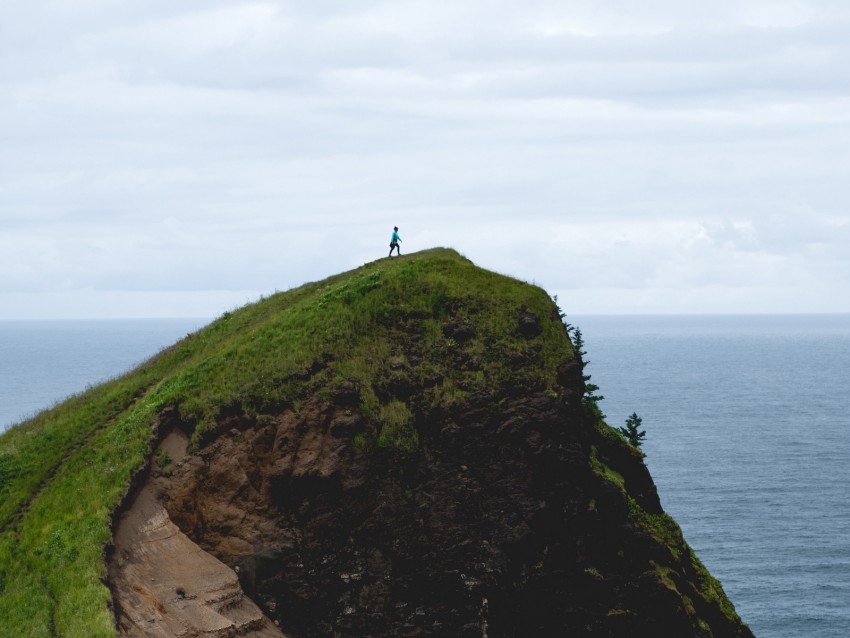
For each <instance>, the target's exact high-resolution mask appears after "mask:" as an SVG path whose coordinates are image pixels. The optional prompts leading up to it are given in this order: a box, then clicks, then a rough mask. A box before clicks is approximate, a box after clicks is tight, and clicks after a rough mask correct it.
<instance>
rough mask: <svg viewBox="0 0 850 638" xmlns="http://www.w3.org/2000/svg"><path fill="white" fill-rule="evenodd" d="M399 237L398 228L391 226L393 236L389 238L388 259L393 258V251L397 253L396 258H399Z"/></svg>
mask: <svg viewBox="0 0 850 638" xmlns="http://www.w3.org/2000/svg"><path fill="white" fill-rule="evenodd" d="M400 243H401V237H399V236H398V226H393V236H392V237H390V255H389V256H390V257H392V256H393V249H395V250H397V251H398V256H399V257H401V246H399V244H400Z"/></svg>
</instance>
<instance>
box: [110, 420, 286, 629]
mask: <svg viewBox="0 0 850 638" xmlns="http://www.w3.org/2000/svg"><path fill="white" fill-rule="evenodd" d="M187 442H188V439H187V437H186V435H185V434H184V433H183V432H181V431H180V430H172V431H171V432H169V433H168V435H167V436H166V437H165V438H164V440H163V441H162V444H161V446H160V449H161V450H163V451H164V452H166V453H167V454H168V455H169V458H170V459H171V461H170V463H171V464H173V465H175V466H177V467H179V466H180V465H182V463H183V462H184V460H185V459H186V444H187ZM161 458H162V457H161ZM171 483H172V481H171V479H170V478H169V477H168V476H166V475H164V474H162V473H161V472H155V473H154V474H153V475H152V477H151V478H150V480H148V481H147V482H146V483H145V484H144V485H143V487H142V488H141V490H139V491H138V493H137V494H136V496H135V498H134V499H133V500H132V503H131V505H130V506H129V508H128V509H127V510H126V511H125V513H124V514H123V515H122V516H121V517H120V519H119V521H118V523H117V525H116V528H115V535H114V549H113V552H112V554H111V557H110V560H109V563H108V570H109V578H110V582H111V584H112V589H113V594H114V599H113V600H114V604H115V606H116V612H117V613H116V617H117V621H118V626H119V630H120V632H121V635H122V636H128V637H133V638H137V637H139V638H141V637H146V636H159V637H162V638H166V637H171V636H210V637H215V638H218V637H221V638H225V637H230V636H237V635H238V636H251V637H255V638H276V637H277V638H281V637H282V636H283V634H282V633H281V632H280V630H279V629H278V628H276V627H275V626H274V624H273V623H272V622H271V621H270V620H269V619H268V618H266V616H264V615H263V613H262V611H260V609H259V608H258V607H257V606H256V605H255V604H254V603H253V602H252V601H251V600H250V599H248V598H246V597H245V595H244V594H243V592H242V588H241V587H240V585H239V580H238V577H237V574H236V572H234V571H233V570H232V569H231V568H229V567H227V566H226V565H225V564H224V563H222V562H221V561H219V560H218V559H216V558H214V557H213V556H212V555H211V554H209V553H207V552H205V551H204V550H202V549H201V548H200V547H198V545H196V544H195V543H194V542H192V541H191V540H190V539H189V538H188V537H187V536H186V535H185V534H184V533H183V532H181V531H180V529H179V528H178V527H177V526H176V525H174V523H172V522H171V519H170V518H169V515H168V512H167V511H166V510H165V508H164V507H163V506H162V503H161V498H162V495H163V494H165V493H167V492H168V490H169V489H170V487H171Z"/></svg>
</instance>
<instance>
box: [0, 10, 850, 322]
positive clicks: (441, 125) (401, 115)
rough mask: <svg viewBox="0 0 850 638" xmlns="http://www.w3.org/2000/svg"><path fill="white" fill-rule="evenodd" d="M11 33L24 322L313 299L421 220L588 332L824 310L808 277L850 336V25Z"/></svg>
mask: <svg viewBox="0 0 850 638" xmlns="http://www.w3.org/2000/svg"><path fill="white" fill-rule="evenodd" d="M4 14H5V17H4V21H3V24H2V25H0V139H2V142H3V143H2V144H0V175H2V177H0V305H2V302H3V299H4V297H3V295H10V294H16V295H26V294H29V293H32V294H35V293H36V292H39V291H40V292H41V293H43V294H48V293H49V294H60V293H61V294H65V293H66V292H67V291H73V290H81V291H82V290H89V291H94V292H93V293H92V294H95V293H96V292H97V291H120V292H122V294H123V292H127V294H129V293H130V292H133V293H135V294H139V295H141V294H151V295H157V294H160V293H163V294H166V293H167V294H177V293H185V294H187V296H188V295H190V293H191V291H197V290H217V291H224V292H227V291H230V292H232V293H234V294H238V295H242V294H243V293H244V291H249V293H244V294H253V292H250V291H264V290H273V289H275V288H284V287H287V286H289V285H297V284H299V283H301V282H302V281H305V280H308V279H316V278H319V277H320V276H323V275H325V274H331V273H333V272H336V271H338V270H340V269H342V268H347V267H351V266H355V265H358V264H359V263H362V262H363V261H368V260H370V259H372V258H375V257H378V256H381V254H382V251H383V249H384V248H383V246H384V244H385V243H386V241H385V237H384V235H385V234H386V229H387V228H391V226H392V225H393V224H398V225H400V226H401V227H402V230H403V233H402V236H403V237H405V232H406V233H407V237H405V248H406V249H408V250H413V249H416V248H424V247H428V246H431V245H452V246H455V247H457V248H458V249H460V250H461V251H462V252H465V253H466V254H468V256H470V257H472V258H473V259H475V260H476V261H478V262H479V263H481V264H482V265H486V266H488V267H492V268H494V269H496V270H499V271H502V272H508V273H510V274H517V275H518V276H522V277H524V278H528V279H532V280H535V281H537V282H538V283H541V284H542V285H544V286H545V287H547V288H549V289H553V290H554V289H562V290H564V291H566V290H570V291H572V292H573V293H574V294H577V295H580V296H581V297H580V298H581V299H582V301H581V303H582V304H587V305H588V306H590V307H588V308H587V309H583V311H584V312H593V307H592V306H593V304H597V305H598V306H599V307H600V308H602V307H604V308H608V309H609V310H610V309H616V308H619V309H620V311H629V310H630V309H631V308H633V307H634V304H635V303H638V302H639V305H640V307H641V308H649V309H653V308H654V309H655V310H658V311H662V310H664V309H673V310H677V311H682V310H687V306H686V305H683V304H685V302H684V301H683V300H686V299H691V300H693V299H694V297H693V295H692V294H685V291H694V290H703V291H707V290H712V291H714V292H713V293H712V294H715V295H720V294H721V292H718V291H726V292H727V293H728V297H726V299H728V300H730V301H729V302H728V303H724V304H722V305H723V307H729V308H732V309H735V308H739V309H741V310H755V309H758V308H759V307H760V306H759V304H760V301H759V300H760V297H759V295H760V294H761V295H765V299H769V300H771V301H770V303H772V304H779V300H781V299H782V298H783V296H782V295H779V294H777V293H775V292H773V291H775V290H783V289H786V290H791V289H792V288H793V289H794V290H796V291H797V293H795V294H797V298H798V299H807V300H811V299H813V296H812V295H813V294H814V293H812V292H811V291H809V292H808V293H807V294H805V295H800V294H798V293H799V290H800V289H802V288H803V287H804V286H805V285H806V283H805V282H806V279H807V278H808V279H810V280H811V279H814V278H817V280H818V282H819V283H818V288H819V289H822V290H823V291H824V292H823V301H822V303H821V302H818V301H812V308H822V307H826V308H832V309H834V310H845V311H847V310H850V308H848V307H847V306H846V302H843V301H841V300H842V299H848V298H850V296H849V295H847V294H845V293H846V292H848V290H847V279H848V264H847V261H848V260H847V250H846V248H845V247H846V246H847V241H846V240H847V228H848V214H847V213H846V204H845V203H846V201H847V196H848V192H847V185H846V175H847V174H848V169H850V166H848V163H850V156H848V155H847V153H846V148H847V147H848V144H850V126H848V123H850V122H848V121H849V120H850V115H848V114H850V108H848V107H850V72H848V70H847V69H848V67H847V65H846V60H847V59H848V53H850V52H848V47H850V44H848V42H850V38H848V37H847V36H848V31H850V29H848V24H850V9H848V8H846V7H845V6H844V5H843V4H842V3H839V2H835V1H820V2H805V1H796V0H793V1H792V0H785V1H779V2H770V3H767V2H765V1H763V0H744V1H742V2H732V1H731V0H728V1H727V0H723V1H721V2H717V3H710V4H705V3H703V4H698V3H681V2H678V3H676V2H672V1H671V0H650V1H649V2H645V3H641V4H640V5H639V6H638V5H635V6H632V5H623V3H615V2H613V1H611V0H606V1H603V2H594V3H585V2H560V3H556V2H553V1H551V0H533V1H530V2H527V3H519V4H518V3H515V2H514V3H509V2H503V1H501V0H499V1H496V2H489V3H484V2H481V1H480V0H461V1H459V2H454V3H445V5H444V6H440V7H439V8H438V10H437V9H435V6H434V4H433V3H426V2H424V1H418V0H417V1H403V2H383V1H380V2H379V1H367V2H362V3H357V4H355V5H352V4H345V5H343V4H341V3H337V2H314V3H309V4H308V5H295V4H292V3H284V2H236V3H233V2H208V1H205V2H200V1H195V0H191V1H189V2H181V3H178V4H174V3H166V2H161V1H159V0H156V1H152V2H148V3H131V4H130V5H127V6H121V7H118V6H113V5H110V4H109V3H106V2H103V1H102V0H53V1H52V2H50V3H49V5H48V6H47V7H44V6H43V5H39V6H35V5H33V4H32V3H23V2H20V1H18V0H13V1H12V2H10V3H9V6H8V7H4ZM748 287H749V288H751V289H752V290H753V291H754V292H753V294H752V295H749V296H748V295H746V294H741V295H738V294H737V293H736V292H729V291H730V290H733V291H734V290H738V289H739V288H741V289H749V288H748ZM594 290H596V291H603V290H605V291H611V290H619V291H624V292H623V294H622V296H621V297H620V298H622V299H623V302H622V304H621V305H620V306H618V305H617V303H616V302H613V301H611V299H610V295H607V297H606V295H605V294H602V293H599V294H598V295H594V294H593V293H592V291H594ZM811 290H814V288H812V289H811ZM587 291H590V292H587ZM758 291H760V292H758ZM766 291H767V292H766ZM110 294H113V293H111V292H110ZM787 296H788V295H786V297H787ZM6 298H7V299H10V298H8V297H6ZM565 298H566V295H565V294H564V295H562V299H565ZM16 299H18V302H19V303H22V302H20V299H21V298H16ZM627 299H628V300H631V301H626V300H627ZM653 299H655V300H657V303H656V304H655V306H653V303H654V302H653V301H652V300H653ZM694 304H695V305H694V306H693V307H694V308H699V307H702V306H701V305H700V304H699V303H698V302H697V301H694ZM736 304H738V305H736ZM4 307H7V308H8V307H9V306H7V305H6V306H4ZM127 307H128V312H129V308H131V307H132V308H138V307H139V306H138V304H136V305H133V304H128V306H127ZM776 307H778V306H776ZM32 308H33V312H42V311H43V308H42V307H41V306H37V305H33V306H32ZM787 309H799V305H798V304H794V305H793V306H792V305H789V306H788V308H787ZM5 312H6V314H7V315H8V313H9V311H5ZM21 312H23V310H21ZM151 312H156V310H155V308H153V307H152V308H151ZM3 313H4V311H2V310H0V316H3Z"/></svg>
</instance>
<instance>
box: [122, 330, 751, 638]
mask: <svg viewBox="0 0 850 638" xmlns="http://www.w3.org/2000/svg"><path fill="white" fill-rule="evenodd" d="M552 320H558V318H557V317H534V316H532V317H529V316H527V315H521V316H519V317H518V318H517V326H516V329H517V332H518V334H519V335H521V338H522V339H525V340H527V342H528V343H533V340H534V339H536V338H538V334H539V330H538V329H536V325H537V323H539V322H540V321H552ZM470 330H471V331H473V332H474V326H470V325H468V324H466V323H464V322H460V321H455V320H452V319H450V320H448V321H446V322H445V324H444V326H443V332H444V334H445V336H446V339H447V340H448V339H450V340H451V341H452V343H453V344H455V345H453V347H452V349H451V352H452V354H451V356H452V357H453V358H454V359H453V360H452V361H451V362H450V363H451V365H452V366H455V367H458V366H459V367H461V368H465V369H469V370H475V369H476V365H477V362H476V360H475V357H472V356H467V355H465V354H464V351H463V343H464V340H465V339H466V338H468V336H469V335H468V334H467V332H468V331H470ZM396 345H397V347H396V348H395V349H394V351H393V354H392V356H391V357H389V358H387V360H386V362H385V363H386V370H387V374H386V375H385V377H384V378H383V379H382V380H381V381H380V383H376V387H375V388H374V391H375V393H376V394H377V395H378V397H379V399H380V400H381V402H382V403H383V404H384V405H401V406H403V407H404V410H405V415H407V416H409V423H407V424H406V425H405V427H407V428H409V430H408V431H407V439H399V438H398V436H396V437H395V438H393V439H388V437H387V436H386V432H382V430H383V429H384V428H387V427H388V426H387V424H386V422H384V423H383V424H381V423H380V422H379V421H378V420H377V419H376V418H375V417H374V416H369V414H370V410H368V409H367V408H366V407H365V406H364V405H362V396H363V393H362V392H361V390H362V388H360V387H358V385H357V384H356V383H343V384H340V385H337V386H335V388H334V389H332V390H331V389H328V388H323V387H318V386H316V387H314V389H313V391H311V392H310V393H309V394H308V395H306V396H305V397H304V399H303V401H301V402H300V403H299V404H298V405H297V406H282V407H280V408H279V409H276V410H273V411H269V412H265V413H261V414H250V415H249V414H246V413H244V412H243V411H242V410H241V409H239V408H234V409H233V410H230V411H229V412H226V413H222V414H221V415H220V416H219V419H218V421H217V426H216V428H215V430H214V431H212V432H209V433H208V434H207V435H206V437H205V438H204V439H203V440H202V441H201V443H200V447H199V448H198V450H197V453H196V454H192V455H187V456H185V457H182V456H181V455H180V454H174V453H170V454H169V455H168V457H169V458H166V456H165V455H164V454H160V455H159V458H160V461H159V462H158V463H154V470H153V471H152V472H151V475H150V478H149V482H148V485H147V486H146V487H145V488H144V490H142V491H141V494H142V495H143V496H142V503H147V505H146V507H148V508H149V509H150V511H151V512H153V518H156V516H159V519H157V520H159V521H160V522H162V521H163V520H164V519H163V518H162V516H163V512H167V519H168V522H169V523H168V524H173V525H174V526H175V527H176V528H179V530H176V529H175V530H169V532H168V533H169V534H171V536H170V537H171V538H174V537H175V536H176V535H177V534H178V533H179V534H180V535H182V536H184V537H185V539H186V541H188V542H191V543H193V544H196V545H197V547H199V548H200V549H202V550H204V552H206V553H208V554H209V555H210V556H211V557H215V560H216V561H217V562H220V564H222V565H224V566H227V567H226V569H228V570H232V571H231V572H230V573H231V574H233V575H234V576H235V575H236V574H238V581H239V584H240V586H241V590H242V591H243V592H244V594H245V596H246V598H247V599H250V600H253V601H254V603H256V605H257V606H258V607H259V609H261V610H262V612H263V613H264V614H265V617H266V618H267V619H268V622H267V621H265V620H262V619H259V618H257V617H256V616H255V618H257V619H256V620H255V621H253V622H255V626H254V627H253V628H252V627H248V626H247V625H246V628H244V629H242V628H239V627H236V625H235V623H234V624H233V626H232V627H227V626H226V625H225V624H222V627H221V628H220V629H219V630H220V631H223V632H225V633H222V634H221V635H236V634H238V633H240V632H243V631H246V632H247V631H263V632H265V631H273V628H274V627H275V626H278V627H279V628H280V630H282V631H283V632H284V633H285V634H286V635H287V636H290V637H291V638H306V637H318V636H323V637H332V636H333V637H337V636H339V637H354V636H375V637H377V636H453V637H463V636H470V637H472V636H475V637H476V638H480V637H482V636H487V637H489V638H498V637H524V636H568V635H570V636H623V637H625V636H629V637H638V638H639V637H642V636H646V637H650V636H652V637H653V638H654V637H657V636H700V637H715V638H719V637H727V636H728V637H732V636H735V637H746V636H751V633H750V632H749V630H748V629H747V628H746V626H745V625H743V623H741V621H740V619H738V617H737V616H736V615H735V613H734V609H733V608H732V607H731V605H730V604H729V602H728V601H727V600H726V598H725V596H724V595H723V593H722V590H721V588H720V586H719V584H717V583H716V581H714V580H713V579H712V578H711V577H710V576H709V575H708V573H707V572H705V570H704V568H702V566H701V565H700V564H699V562H698V561H697V560H696V559H695V557H694V556H693V553H692V552H691V550H690V548H689V547H688V546H687V545H686V544H685V543H684V541H683V539H682V538H681V534H680V533H679V531H678V527H677V526H676V525H675V523H673V522H672V520H670V519H669V518H668V517H666V515H664V514H663V511H662V509H661V505H660V503H659V500H658V497H657V494H656V491H655V487H654V485H653V483H652V480H651V478H650V476H649V474H648V472H647V470H646V468H645V466H644V464H643V462H642V460H641V458H640V454H639V453H637V451H636V450H633V449H631V448H629V447H628V446H626V445H625V444H624V443H623V442H622V441H620V440H619V439H618V438H617V437H616V435H613V436H612V435H611V433H610V432H606V430H605V428H604V426H600V425H599V424H598V423H596V419H595V417H594V416H593V415H592V414H591V413H590V412H588V410H587V409H586V407H585V406H584V405H583V402H582V396H583V395H584V391H585V388H584V382H583V379H582V369H581V363H580V361H579V360H577V359H575V358H570V357H566V356H565V358H564V361H563V363H562V364H561V366H560V368H559V374H558V385H557V387H554V388H547V389H545V390H541V389H540V388H535V387H531V386H528V387H527V386H524V384H523V382H522V379H523V375H522V374H520V372H521V370H522V369H523V368H524V367H527V366H534V365H537V364H536V361H535V360H534V358H533V357H530V356H527V355H524V356H517V357H516V358H515V359H514V360H513V361H511V362H510V365H511V366H512V368H513V371H514V372H515V373H516V374H515V375H514V376H513V377H510V376H507V377H506V379H507V380H506V382H505V383H503V384H501V385H500V386H499V388H498V390H496V391H493V392H480V391H478V392H473V393H469V394H462V395H459V397H458V398H457V400H455V401H450V402H446V401H442V402H440V404H439V405H435V402H434V401H433V396H432V395H433V392H434V391H435V388H438V387H439V386H440V383H441V379H440V378H430V379H426V381H425V382H422V383H416V384H415V383H412V382H411V378H412V375H410V374H408V373H409V371H410V370H411V369H414V368H415V367H416V366H418V365H420V364H421V363H422V361H423V360H424V359H425V358H426V357H428V356H429V354H428V353H426V352H423V351H422V348H421V346H419V345H417V341H416V340H415V339H409V338H408V339H400V340H399V341H398V343H397V344H396ZM529 351H530V352H533V348H532V349H530V350H529ZM312 373H313V374H317V375H318V374H319V371H318V370H314V371H313V372H312ZM317 378H318V377H317ZM371 412H372V413H374V411H371ZM178 414H179V413H178V411H177V410H174V411H170V412H166V413H163V414H162V415H161V417H160V426H159V427H160V433H161V435H162V437H163V440H165V441H168V440H169V439H168V438H167V437H168V436H169V435H170V436H172V437H178V438H179V437H185V435H184V434H181V433H182V432H184V430H188V429H189V426H188V424H185V423H182V422H181V421H180V417H179V416H178ZM171 441H172V442H171V443H168V444H166V447H168V446H173V439H171ZM157 507H161V508H162V512H159V510H157V509H156V508H157ZM149 519H150V517H148V519H145V520H149ZM148 528H150V525H147V527H144V529H145V530H148ZM122 533H123V532H122V531H121V530H120V528H119V533H118V536H119V537H120V536H121V534H122ZM146 533H147V532H146ZM116 547H117V549H116V552H115V553H114V557H113V562H112V567H111V571H110V578H111V586H112V588H113V591H114V592H116V600H117V605H116V608H117V611H118V617H119V627H120V628H121V630H122V632H123V635H128V636H133V635H163V636H165V635H175V636H176V635H202V631H201V628H200V626H199V625H197V624H195V625H193V627H194V628H192V627H188V625H187V628H184V629H183V630H181V631H184V632H185V633H182V634H181V633H179V632H178V631H177V630H173V631H172V633H167V631H169V630H168V629H163V630H162V631H164V632H166V633H152V632H150V631H149V629H150V626H152V625H153V624H157V623H158V624H159V625H161V626H162V627H166V626H172V625H166V624H164V623H166V621H165V620H163V621H157V623H153V622H150V621H149V620H146V619H143V614H142V615H140V614H139V613H138V610H137V606H138V605H141V606H142V607H144V606H145V604H147V605H148V607H147V608H155V609H157V613H159V614H160V615H161V616H162V617H163V618H167V617H170V616H179V615H180V614H183V613H184V609H185V608H186V605H184V603H185V599H186V598H187V596H186V592H189V591H194V590H195V589H198V590H199V591H207V590H209V588H206V585H199V586H198V587H195V586H194V583H195V580H197V581H198V582H199V583H200V582H201V580H203V579H201V578H200V577H198V576H197V574H198V570H199V569H200V568H198V567H195V565H196V563H197V564H200V562H203V561H200V560H199V559H198V558H197V556H195V555H190V552H189V551H188V550H186V551H185V552H184V553H185V557H183V558H179V555H180V554H181V550H178V551H177V552H176V556H177V558H173V559H172V560H177V561H178V562H177V563H173V564H171V567H170V570H171V571H176V572H178V573H183V574H184V575H185V578H184V580H183V581H181V582H184V583H185V584H183V585H180V587H181V588H182V590H183V594H182V595H181V594H180V592H178V591H177V586H175V587H174V592H173V595H172V592H165V594H157V593H156V592H155V591H154V588H152V587H147V588H146V589H145V591H139V590H138V587H137V584H134V582H135V581H134V582H131V580H132V578H135V576H131V574H130V572H131V571H132V570H137V571H138V570H139V569H140V568H139V564H140V563H144V562H145V558H144V556H143V555H142V554H137V555H136V557H135V558H136V559H135V560H134V559H133V556H130V555H127V556H124V555H122V549H121V547H120V542H116ZM193 551H194V550H193ZM205 560H206V559H204V561H205ZM184 561H185V562H184ZM147 567H149V565H148V566H147ZM147 567H145V568H144V569H147ZM158 569H159V568H157V569H155V570H154V571H155V572H156V571H157V570H158ZM213 572H214V570H213ZM141 573H142V574H143V576H142V577H141V578H142V580H144V579H145V578H149V577H150V576H149V573H148V572H144V571H142V572H141ZM154 577H155V576H154ZM216 578H220V576H211V577H210V578H209V579H207V580H211V581H214V582H218V581H217V580H216ZM225 580H226V579H225ZM231 581H232V579H231ZM170 586H171V585H169V587H170ZM215 587H219V585H215ZM222 587H223V588H224V589H227V588H228V587H229V588H230V590H228V591H231V590H232V583H231V585H226V586H225V585H222ZM205 588H206V589H205ZM213 589H215V588H213ZM215 591H218V590H217V589H215ZM149 595H152V596H153V600H154V602H153V603H150V602H148V603H145V602H144V601H143V602H141V603H139V602H137V601H138V600H141V599H142V598H143V597H144V596H149ZM195 595H197V596H198V597H199V598H203V597H204V594H203V593H201V594H195ZM169 596H170V598H169ZM240 596H241V593H239V594H234V597H235V598H240ZM207 598H215V596H214V595H210V596H207ZM166 599H169V600H171V601H172V603H173V604H170V605H165V603H164V602H163V601H164V600H166ZM195 600H198V598H196V599H195ZM240 600H241V598H240ZM128 601H131V602H128ZM211 604H212V605H213V606H214V605H215V602H214V601H213V603H211ZM246 604H247V603H246ZM181 605H182V607H181ZM206 606H207V607H210V605H209V604H208V605H206ZM134 610H135V611H134ZM134 613H135V614H136V616H135V617H134V616H133V614H134ZM191 613H195V612H194V611H193V612H191ZM251 613H253V612H251ZM184 615H185V614H184ZM140 619H143V620H140ZM181 622H183V621H182V620H179V621H174V624H173V626H174V627H177V626H178V625H179V623H181ZM223 622H224V621H222V623H223ZM145 623H147V624H145ZM146 627H147V628H148V629H146ZM193 631H194V632H196V633H192V632H193ZM134 632H135V633H134ZM226 632H231V633H226ZM204 635H205V634H204ZM240 635H241V633H240ZM247 635H251V634H247ZM256 635H266V634H256ZM268 635H272V634H268Z"/></svg>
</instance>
